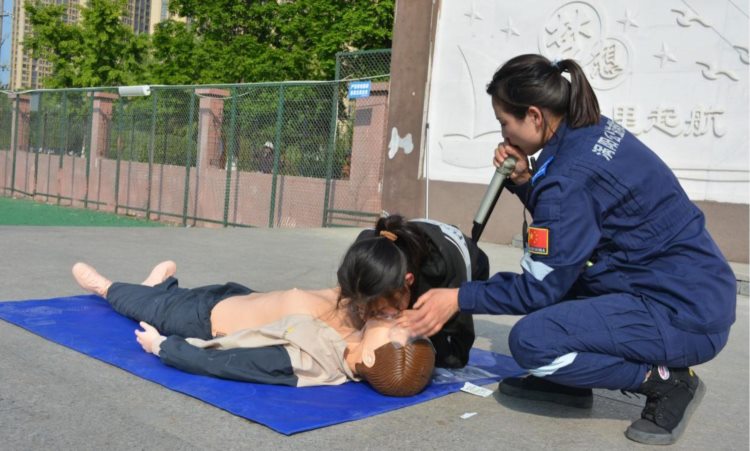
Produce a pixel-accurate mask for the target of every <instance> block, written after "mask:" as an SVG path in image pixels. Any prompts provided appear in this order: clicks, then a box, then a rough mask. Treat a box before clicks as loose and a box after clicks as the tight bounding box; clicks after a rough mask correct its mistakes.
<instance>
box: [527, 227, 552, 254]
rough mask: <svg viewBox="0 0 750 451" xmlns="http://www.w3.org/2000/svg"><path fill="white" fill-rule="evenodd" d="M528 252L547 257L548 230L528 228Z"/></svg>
mask: <svg viewBox="0 0 750 451" xmlns="http://www.w3.org/2000/svg"><path fill="white" fill-rule="evenodd" d="M529 252H530V253H532V254H537V255H549V229H546V228H544V227H529Z"/></svg>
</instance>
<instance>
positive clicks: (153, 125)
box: [146, 90, 159, 221]
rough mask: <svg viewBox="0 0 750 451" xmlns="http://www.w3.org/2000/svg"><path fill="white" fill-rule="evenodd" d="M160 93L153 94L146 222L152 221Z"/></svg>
mask: <svg viewBox="0 0 750 451" xmlns="http://www.w3.org/2000/svg"><path fill="white" fill-rule="evenodd" d="M158 94H159V91H157V90H155V91H153V93H152V97H153V99H154V102H153V106H152V107H151V108H152V109H151V136H150V137H149V140H148V186H147V187H146V221H150V220H151V183H152V179H153V172H154V141H156V107H157V103H156V98H157V96H158Z"/></svg>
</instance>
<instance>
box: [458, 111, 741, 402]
mask: <svg viewBox="0 0 750 451" xmlns="http://www.w3.org/2000/svg"><path fill="white" fill-rule="evenodd" d="M538 162H539V164H538V169H537V170H536V171H535V173H534V175H533V177H532V180H531V181H530V183H527V184H525V185H522V186H516V187H511V188H510V189H511V190H512V191H513V192H515V193H516V194H517V195H518V196H519V197H520V198H521V200H522V202H523V203H524V205H525V206H526V208H527V209H528V210H529V212H530V213H531V215H532V217H533V223H532V224H531V227H530V228H529V230H530V232H531V233H532V235H533V234H536V237H533V238H530V239H529V242H530V243H531V244H533V246H528V247H527V249H526V252H525V254H524V257H523V260H522V262H521V267H522V269H523V273H522V274H515V273H498V274H496V275H495V276H493V277H492V278H490V279H489V280H488V281H486V282H467V283H465V284H463V285H461V287H460V290H459V306H460V308H461V311H463V312H471V313H490V314H514V315H527V316H526V317H524V318H523V319H521V320H520V321H519V322H518V323H517V324H516V325H515V326H514V327H513V329H512V331H511V333H510V337H509V345H510V349H511V352H512V354H513V357H514V358H515V359H516V360H517V361H518V363H519V364H520V365H521V366H522V367H523V368H525V369H527V370H529V372H530V373H531V374H533V375H536V376H539V377H546V378H547V379H548V380H551V381H553V382H557V383H561V384H565V385H569V386H575V387H584V388H589V387H590V388H608V389H625V390H635V389H637V388H638V387H639V386H640V384H641V382H642V381H643V379H644V377H645V374H646V372H647V371H648V369H649V368H650V366H651V365H666V366H671V367H687V366H691V365H696V364H699V363H702V362H706V361H708V360H710V359H711V358H713V357H714V356H715V355H716V354H717V353H718V352H719V351H720V350H721V349H722V348H723V347H724V345H725V344H726V342H727V337H728V334H729V328H730V326H731V324H732V323H733V322H734V319H735V303H736V281H735V277H734V274H733V272H732V270H731V268H730V267H729V265H728V263H727V261H726V259H725V258H724V257H723V255H722V254H721V252H720V251H719V249H718V247H717V246H716V244H715V243H714V241H713V240H712V238H711V237H710V235H709V234H708V231H707V230H706V228H705V219H704V216H703V214H702V212H701V211H700V210H699V209H698V208H697V207H696V206H695V205H694V204H693V203H692V202H691V201H690V200H689V199H688V197H687V195H686V194H685V192H684V191H683V189H682V188H681V187H680V185H679V183H678V181H677V179H676V177H675V176H674V174H673V173H672V171H671V170H670V169H669V168H668V167H667V166H666V165H665V164H664V162H662V161H661V160H660V159H659V157H658V156H657V155H656V154H655V153H654V152H652V151H651V150H650V149H649V148H648V147H646V146H645V145H644V144H643V143H641V142H640V141H639V140H638V139H637V138H636V137H635V136H633V135H632V134H630V133H629V132H627V131H626V130H625V129H624V128H622V127H621V126H619V125H618V124H616V123H615V122H614V121H612V120H610V119H608V118H606V117H602V118H601V120H600V122H599V124H597V125H593V126H589V127H582V128H577V129H572V128H569V127H568V126H567V125H566V124H565V123H563V124H561V125H560V127H559V128H558V130H557V132H556V134H555V136H554V137H553V138H552V140H551V141H550V142H549V143H548V144H547V145H546V146H545V147H544V149H543V150H542V152H541V154H540V155H539V159H538ZM540 237H541V238H540Z"/></svg>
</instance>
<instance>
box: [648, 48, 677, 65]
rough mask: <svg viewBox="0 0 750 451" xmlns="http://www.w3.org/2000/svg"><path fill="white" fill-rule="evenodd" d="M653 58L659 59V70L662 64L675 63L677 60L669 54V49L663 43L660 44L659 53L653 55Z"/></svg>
mask: <svg viewBox="0 0 750 451" xmlns="http://www.w3.org/2000/svg"><path fill="white" fill-rule="evenodd" d="M654 57H655V58H659V68H662V67H664V62H665V61H667V62H672V63H674V62H677V58H675V56H674V55H673V54H672V53H670V52H669V47H667V44H666V43H665V42H662V43H661V51H660V52H659V53H657V54H655V55H654Z"/></svg>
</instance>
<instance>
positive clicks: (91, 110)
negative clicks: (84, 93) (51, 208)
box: [71, 91, 94, 208]
mask: <svg viewBox="0 0 750 451" xmlns="http://www.w3.org/2000/svg"><path fill="white" fill-rule="evenodd" d="M89 95H90V96H91V100H90V101H89V127H88V128H89V145H88V146H86V193H85V194H84V196H83V208H89V184H90V183H89V177H90V176H91V146H92V145H93V140H94V134H93V133H91V132H92V130H91V129H92V128H93V127H94V91H91V92H90V93H89ZM71 197H72V196H71Z"/></svg>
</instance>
